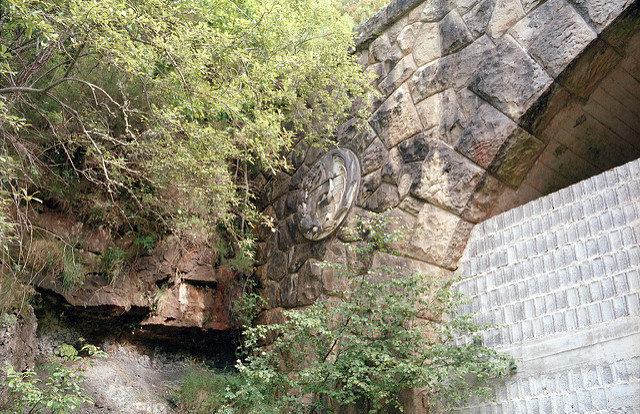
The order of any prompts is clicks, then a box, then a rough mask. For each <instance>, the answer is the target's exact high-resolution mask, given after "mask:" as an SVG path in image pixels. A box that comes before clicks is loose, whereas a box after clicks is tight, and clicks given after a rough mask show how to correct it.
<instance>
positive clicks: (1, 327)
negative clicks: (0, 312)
mask: <svg viewBox="0 0 640 414" xmlns="http://www.w3.org/2000/svg"><path fill="white" fill-rule="evenodd" d="M37 326H38V321H37V320H36V316H35V314H34V313H33V308H32V307H31V306H29V305H26V306H25V308H24V309H23V311H22V312H21V313H20V314H19V315H17V316H16V315H13V314H11V315H5V316H4V317H3V320H2V322H0V368H4V366H6V365H11V366H12V367H13V368H14V369H15V370H17V371H22V370H24V369H28V368H33V366H34V357H35V347H36V328H37ZM4 378H5V377H4V370H0V382H2V380H4ZM6 402H7V393H6V390H5V389H4V387H0V408H1V407H2V406H3V405H4V404H6Z"/></svg>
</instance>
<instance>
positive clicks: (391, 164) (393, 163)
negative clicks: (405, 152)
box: [382, 146, 404, 185]
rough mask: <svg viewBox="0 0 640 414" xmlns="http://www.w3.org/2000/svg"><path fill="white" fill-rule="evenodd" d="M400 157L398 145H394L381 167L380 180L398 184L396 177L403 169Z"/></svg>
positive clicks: (397, 177) (398, 176)
mask: <svg viewBox="0 0 640 414" xmlns="http://www.w3.org/2000/svg"><path fill="white" fill-rule="evenodd" d="M403 164H404V163H403V162H402V157H401V156H400V152H399V150H398V147H397V146H396V147H394V148H392V149H391V150H390V151H389V158H388V159H387V162H386V163H385V164H384V166H383V167H382V180H383V181H384V182H387V183H389V184H395V185H398V179H399V178H400V175H401V173H402V169H403Z"/></svg>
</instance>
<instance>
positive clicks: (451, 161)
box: [411, 142, 484, 214]
mask: <svg viewBox="0 0 640 414" xmlns="http://www.w3.org/2000/svg"><path fill="white" fill-rule="evenodd" d="M419 173H420V176H419V177H415V181H414V182H413V185H412V187H411V194H412V195H414V196H415V197H418V198H421V199H423V200H427V201H429V202H431V203H433V204H436V205H439V206H442V207H444V208H446V209H449V210H451V211H455V212H456V213H458V214H461V213H462V212H463V211H464V208H465V206H466V205H467V202H468V201H469V198H470V197H471V194H472V193H473V190H474V189H475V187H476V185H477V184H478V183H479V182H480V179H481V178H482V175H483V174H484V170H483V169H482V168H480V167H478V166H477V165H475V164H473V163H472V162H471V161H469V160H468V159H466V158H465V157H463V156H462V155H460V154H459V153H457V152H456V151H454V150H453V149H451V148H450V147H448V146H447V145H446V144H444V143H443V142H435V143H434V144H432V149H431V151H430V152H429V155H428V156H427V158H426V159H425V160H424V162H423V163H422V165H421V168H420V170H419Z"/></svg>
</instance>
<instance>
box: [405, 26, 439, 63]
mask: <svg viewBox="0 0 640 414" xmlns="http://www.w3.org/2000/svg"><path fill="white" fill-rule="evenodd" d="M440 45H441V40H440V28H439V26H438V24H437V23H424V24H422V26H420V29H419V30H418V32H417V33H416V36H415V40H414V42H413V50H412V55H413V59H414V60H415V63H416V65H418V66H422V65H424V64H425V63H429V62H432V61H434V60H436V59H438V58H439V57H440V56H442V52H441V47H440Z"/></svg>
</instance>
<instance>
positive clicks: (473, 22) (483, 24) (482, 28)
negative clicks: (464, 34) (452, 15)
mask: <svg viewBox="0 0 640 414" xmlns="http://www.w3.org/2000/svg"><path fill="white" fill-rule="evenodd" d="M495 4H496V0H483V1H481V2H480V3H478V4H476V5H475V7H474V8H473V9H471V10H470V11H469V12H468V13H467V14H465V15H464V16H462V19H463V20H464V22H465V24H466V25H467V27H468V28H469V31H470V32H471V35H472V36H473V37H474V38H475V37H479V36H482V35H483V34H484V33H485V32H486V31H487V25H488V24H489V20H491V12H492V11H493V7H494V6H495Z"/></svg>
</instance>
